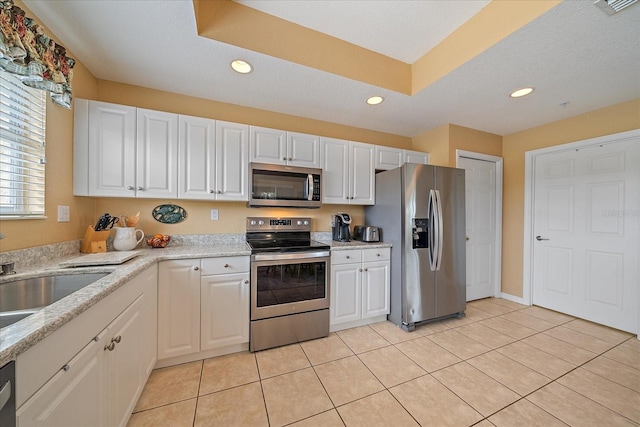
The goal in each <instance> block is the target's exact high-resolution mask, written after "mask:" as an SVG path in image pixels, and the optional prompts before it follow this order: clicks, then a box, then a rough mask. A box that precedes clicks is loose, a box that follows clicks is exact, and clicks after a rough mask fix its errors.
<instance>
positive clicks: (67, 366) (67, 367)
mask: <svg viewBox="0 0 640 427" xmlns="http://www.w3.org/2000/svg"><path fill="white" fill-rule="evenodd" d="M69 369H71V366H69V364H66V365H64V366H63V367H62V370H63V371H65V372H67V371H68V370H69Z"/></svg>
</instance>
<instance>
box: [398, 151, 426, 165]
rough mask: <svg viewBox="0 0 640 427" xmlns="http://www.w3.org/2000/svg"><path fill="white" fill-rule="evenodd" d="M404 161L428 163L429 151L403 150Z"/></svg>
mask: <svg viewBox="0 0 640 427" xmlns="http://www.w3.org/2000/svg"><path fill="white" fill-rule="evenodd" d="M404 163H418V164H422V165H428V164H429V153H423V152H422V151H412V150H404Z"/></svg>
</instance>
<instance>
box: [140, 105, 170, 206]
mask: <svg viewBox="0 0 640 427" xmlns="http://www.w3.org/2000/svg"><path fill="white" fill-rule="evenodd" d="M136 113H137V143H136V147H137V154H136V159H137V162H136V163H137V167H136V177H137V178H136V197H145V198H153V199H162V198H176V197H177V196H178V116H177V115H176V114H172V113H165V112H162V111H153V110H145V109H142V108H138V109H137V111H136Z"/></svg>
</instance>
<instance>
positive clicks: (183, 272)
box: [158, 256, 249, 366]
mask: <svg viewBox="0 0 640 427" xmlns="http://www.w3.org/2000/svg"><path fill="white" fill-rule="evenodd" d="M248 343H249V257H248V256H232V257H217V258H204V259H188V260H176V261H162V262H160V266H159V280H158V360H159V361H161V362H160V363H159V366H169V365H172V364H175V363H183V362H186V361H189V360H197V359H202V358H204V357H212V356H213V355H219V354H225V353H230V352H234V351H240V350H243V349H246V348H248Z"/></svg>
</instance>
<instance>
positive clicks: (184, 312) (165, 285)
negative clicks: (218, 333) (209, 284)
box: [158, 259, 200, 360]
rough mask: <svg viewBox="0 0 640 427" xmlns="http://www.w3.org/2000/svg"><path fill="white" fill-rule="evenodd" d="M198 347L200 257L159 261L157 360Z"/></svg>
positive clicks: (180, 354)
mask: <svg viewBox="0 0 640 427" xmlns="http://www.w3.org/2000/svg"><path fill="white" fill-rule="evenodd" d="M199 350H200V259H181V260H174V261H162V262H160V263H159V264H158V360H162V359H167V358H170V357H176V356H182V355H185V354H191V353H195V352H198V351H199Z"/></svg>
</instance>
